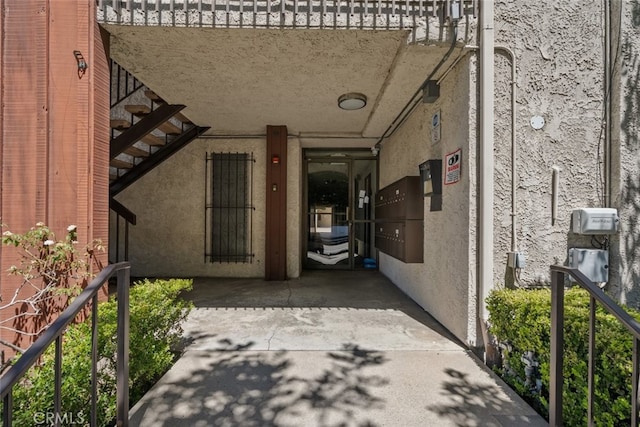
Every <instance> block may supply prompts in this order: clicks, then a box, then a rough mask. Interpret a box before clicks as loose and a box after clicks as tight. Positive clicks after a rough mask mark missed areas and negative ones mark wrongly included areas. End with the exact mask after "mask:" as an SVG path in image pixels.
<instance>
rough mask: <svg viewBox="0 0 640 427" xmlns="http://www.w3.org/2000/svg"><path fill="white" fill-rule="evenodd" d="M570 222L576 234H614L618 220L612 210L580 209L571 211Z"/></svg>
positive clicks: (614, 210) (616, 212)
mask: <svg viewBox="0 0 640 427" xmlns="http://www.w3.org/2000/svg"><path fill="white" fill-rule="evenodd" d="M571 222H572V223H573V232H574V233H576V234H615V233H617V232H618V225H619V223H620V218H618V211H617V210H616V209H613V208H580V209H574V210H573V213H572V215H571Z"/></svg>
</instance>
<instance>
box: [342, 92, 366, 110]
mask: <svg viewBox="0 0 640 427" xmlns="http://www.w3.org/2000/svg"><path fill="white" fill-rule="evenodd" d="M365 105H367V97H366V96H365V95H363V94H361V93H356V92H352V93H345V94H344V95H342V96H340V98H338V107H340V108H342V109H343V110H359V109H361V108H364V106H365Z"/></svg>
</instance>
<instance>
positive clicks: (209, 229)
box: [205, 153, 255, 263]
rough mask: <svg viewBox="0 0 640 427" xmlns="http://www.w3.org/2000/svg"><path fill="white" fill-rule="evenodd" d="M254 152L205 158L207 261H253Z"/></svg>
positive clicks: (213, 155)
mask: <svg viewBox="0 0 640 427" xmlns="http://www.w3.org/2000/svg"><path fill="white" fill-rule="evenodd" d="M254 162H255V159H254V158H253V153H251V154H249V153H209V154H207V157H206V185H205V188H206V189H205V192H206V194H205V198H206V203H205V206H206V213H205V261H208V262H221V263H251V262H252V261H253V256H254V254H253V246H252V240H253V239H252V219H253V211H254V207H253V205H252V202H253V200H252V177H253V163H254Z"/></svg>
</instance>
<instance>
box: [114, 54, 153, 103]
mask: <svg viewBox="0 0 640 427" xmlns="http://www.w3.org/2000/svg"><path fill="white" fill-rule="evenodd" d="M109 67H110V69H111V72H110V76H111V91H110V93H111V96H110V105H111V108H113V107H115V106H116V105H118V104H119V103H120V102H122V101H123V100H125V99H127V98H128V97H129V96H130V95H131V94H132V93H134V92H136V91H138V90H140V88H142V87H143V86H144V85H143V84H142V82H141V81H140V80H138V79H137V78H136V76H134V75H133V74H131V73H130V72H128V71H127V70H126V69H124V68H123V67H122V66H121V65H120V64H118V63H117V62H116V61H114V60H113V59H110V60H109Z"/></svg>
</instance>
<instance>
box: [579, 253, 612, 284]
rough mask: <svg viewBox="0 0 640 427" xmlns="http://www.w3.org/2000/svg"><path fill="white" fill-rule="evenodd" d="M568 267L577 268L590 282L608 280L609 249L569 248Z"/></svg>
mask: <svg viewBox="0 0 640 427" xmlns="http://www.w3.org/2000/svg"><path fill="white" fill-rule="evenodd" d="M569 267H572V268H577V269H578V270H580V272H581V273H583V274H584V275H585V276H587V277H588V278H589V280H591V281H592V282H608V281H609V251H605V250H602V249H580V248H571V249H569Z"/></svg>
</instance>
